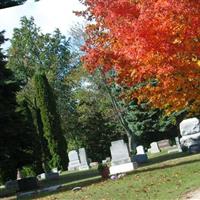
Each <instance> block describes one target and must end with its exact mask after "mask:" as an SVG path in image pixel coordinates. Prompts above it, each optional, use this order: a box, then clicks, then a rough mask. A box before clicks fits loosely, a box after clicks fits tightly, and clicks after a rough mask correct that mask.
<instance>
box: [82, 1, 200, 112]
mask: <svg viewBox="0 0 200 200" xmlns="http://www.w3.org/2000/svg"><path fill="white" fill-rule="evenodd" d="M84 2H85V4H86V5H88V9H87V13H88V15H92V16H93V17H94V18H95V20H96V23H95V24H93V25H89V26H88V28H87V34H88V40H87V41H86V44H85V46H84V50H85V52H86V55H85V56H84V57H83V60H84V63H85V66H86V67H87V68H88V69H89V71H92V70H94V69H96V68H98V67H101V68H103V69H104V71H108V70H110V69H113V68H114V69H115V70H116V72H117V81H118V83H119V84H121V85H125V86H134V85H135V84H138V83H141V82H144V81H149V80H151V79H156V80H158V85H157V87H152V86H151V85H149V84H148V85H146V86H144V87H143V88H140V89H139V93H138V92H136V93H135V95H139V99H141V100H143V99H145V98H148V99H149V100H150V101H151V102H152V104H154V105H155V106H159V107H166V105H168V107H170V109H171V110H176V109H180V108H181V107H184V106H186V105H187V106H191V105H190V104H191V102H195V103H193V105H195V106H194V108H196V107H197V106H200V66H199V65H198V62H199V60H200V43H199V38H200V28H199V27H200V0H157V1H155V0H139V1H136V0H85V1H84ZM177 88H179V89H177ZM191 90H193V91H192V92H191ZM141 94H142V95H141ZM157 97H159V98H157ZM198 109H199V108H198Z"/></svg>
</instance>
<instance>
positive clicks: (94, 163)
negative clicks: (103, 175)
mask: <svg viewBox="0 0 200 200" xmlns="http://www.w3.org/2000/svg"><path fill="white" fill-rule="evenodd" d="M98 165H99V163H98V162H91V163H90V167H92V168H93V167H97V166H98Z"/></svg>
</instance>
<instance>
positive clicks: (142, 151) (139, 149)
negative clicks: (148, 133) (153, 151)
mask: <svg viewBox="0 0 200 200" xmlns="http://www.w3.org/2000/svg"><path fill="white" fill-rule="evenodd" d="M136 151H137V155H139V154H145V150H144V147H143V146H142V145H140V146H137V147H136Z"/></svg>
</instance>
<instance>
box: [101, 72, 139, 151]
mask: <svg viewBox="0 0 200 200" xmlns="http://www.w3.org/2000/svg"><path fill="white" fill-rule="evenodd" d="M100 73H101V77H102V81H103V83H104V86H105V88H106V91H107V92H108V94H109V97H110V99H111V103H112V106H113V110H114V112H115V113H116V114H117V117H118V120H119V122H120V124H121V126H122V127H123V129H124V131H125V133H126V135H127V138H128V148H129V151H130V152H133V151H134V150H135V149H136V146H137V144H136V142H135V139H134V133H133V132H132V130H131V129H130V128H129V126H128V123H127V121H126V119H125V118H124V116H123V114H122V112H121V108H120V105H119V104H118V102H117V100H116V98H115V96H114V95H113V94H112V92H111V90H110V88H109V87H108V85H107V83H106V77H105V74H104V73H103V72H102V71H101V70H100Z"/></svg>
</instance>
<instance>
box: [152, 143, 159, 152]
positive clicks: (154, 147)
mask: <svg viewBox="0 0 200 200" xmlns="http://www.w3.org/2000/svg"><path fill="white" fill-rule="evenodd" d="M150 146H151V153H159V152H160V149H159V147H158V144H157V142H152V143H151V144H150Z"/></svg>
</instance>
